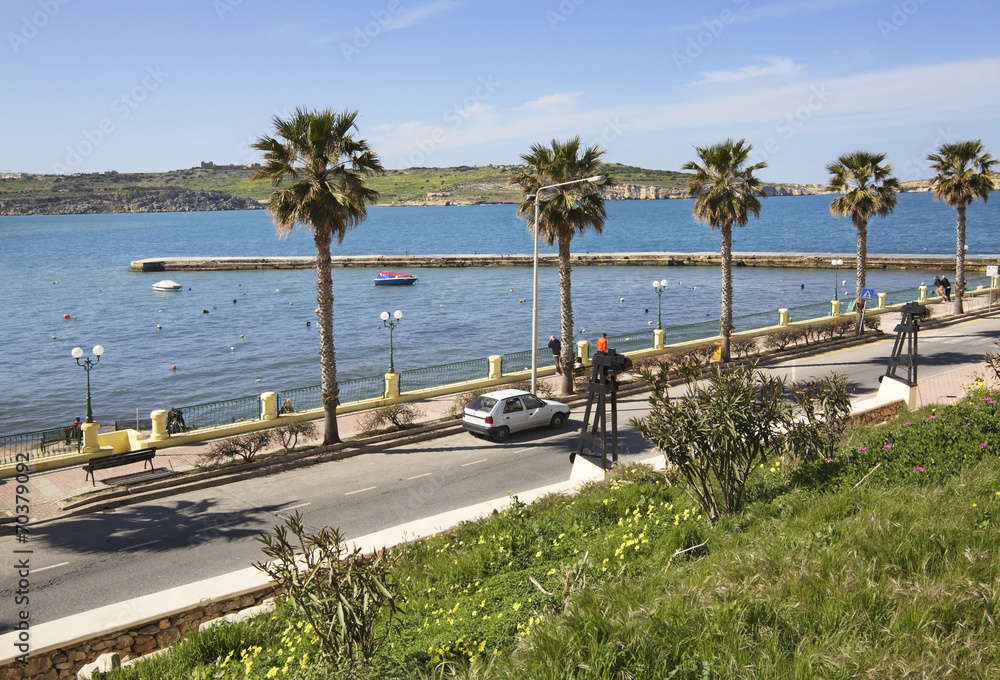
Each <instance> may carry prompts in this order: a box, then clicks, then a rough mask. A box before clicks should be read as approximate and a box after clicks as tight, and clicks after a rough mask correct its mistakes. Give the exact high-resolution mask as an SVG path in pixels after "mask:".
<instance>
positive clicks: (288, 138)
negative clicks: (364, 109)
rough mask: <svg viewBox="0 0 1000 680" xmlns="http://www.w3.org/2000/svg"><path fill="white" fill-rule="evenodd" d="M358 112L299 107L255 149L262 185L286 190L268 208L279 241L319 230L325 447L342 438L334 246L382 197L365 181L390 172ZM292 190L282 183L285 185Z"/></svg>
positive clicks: (315, 234)
mask: <svg viewBox="0 0 1000 680" xmlns="http://www.w3.org/2000/svg"><path fill="white" fill-rule="evenodd" d="M357 115H358V112H357V111H345V112H343V113H335V112H334V111H332V110H331V109H323V110H322V111H306V110H303V109H300V108H296V109H295V113H294V114H293V115H292V116H291V117H290V118H288V119H287V120H283V119H281V118H279V117H277V116H275V118H274V120H273V121H272V123H273V125H274V132H275V137H270V136H267V135H264V136H262V137H260V138H259V139H258V140H257V142H256V143H255V144H254V145H253V147H254V148H255V149H259V150H260V151H263V152H264V164H263V166H262V167H261V168H260V169H259V170H258V171H257V172H256V173H254V176H253V179H255V180H268V181H269V182H270V183H271V184H272V185H273V186H275V187H279V188H277V189H276V190H275V191H274V193H272V194H271V196H270V198H269V199H268V201H267V210H268V212H270V213H271V217H272V219H274V223H275V225H276V227H277V230H278V235H279V236H287V235H288V234H289V233H290V232H291V230H292V228H293V227H295V226H299V227H303V228H306V229H310V230H311V231H312V232H313V240H314V242H315V243H316V302H317V307H318V308H319V360H320V375H321V379H322V400H323V409H324V410H325V411H326V421H325V423H324V428H323V444H324V445H326V444H334V443H336V442H339V441H340V432H339V431H338V428H337V405H338V404H339V403H340V387H339V386H338V385H337V362H336V355H335V352H334V347H333V278H332V276H331V273H330V260H331V256H330V246H331V245H332V243H333V238H334V236H336V237H337V243H338V244H339V243H342V242H343V240H344V234H346V233H347V231H348V230H349V229H353V228H354V227H356V226H358V225H359V224H360V223H361V222H363V221H364V220H365V218H366V217H367V216H368V211H367V206H368V204H370V203H375V202H376V201H378V192H377V191H375V190H373V189H369V188H367V187H365V177H366V176H367V175H371V174H381V173H382V172H383V169H382V163H381V161H380V160H379V158H378V156H377V155H376V154H375V152H373V151H372V150H371V147H369V146H368V142H366V141H365V140H363V139H355V138H354V136H353V135H352V134H351V128H352V127H354V128H355V130H357V127H356V126H355V125H354V120H355V118H357ZM286 179H287V180H289V183H288V184H287V185H286V186H281V184H282V182H283V181H284V180H286Z"/></svg>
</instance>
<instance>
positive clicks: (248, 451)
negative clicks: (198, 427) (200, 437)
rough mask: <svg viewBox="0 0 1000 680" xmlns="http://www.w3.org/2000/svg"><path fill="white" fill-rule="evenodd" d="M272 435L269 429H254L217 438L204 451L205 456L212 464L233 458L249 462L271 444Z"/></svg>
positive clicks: (222, 462)
mask: <svg viewBox="0 0 1000 680" xmlns="http://www.w3.org/2000/svg"><path fill="white" fill-rule="evenodd" d="M274 436H275V435H274V432H272V431H271V430H255V431H253V432H247V433H246V434H240V435H236V436H235V437H226V438H225V439H217V440H215V441H214V442H212V445H211V446H210V447H209V449H208V451H207V452H206V453H205V458H206V459H207V460H208V461H209V462H210V463H213V464H224V463H226V462H228V461H231V460H232V459H234V458H240V459H242V460H243V462H244V463H249V462H250V461H251V460H253V459H254V457H255V456H256V455H257V454H258V453H260V452H261V451H263V450H264V449H265V448H267V447H268V446H270V445H271V443H272V442H273V441H274Z"/></svg>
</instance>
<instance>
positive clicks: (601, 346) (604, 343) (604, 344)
mask: <svg viewBox="0 0 1000 680" xmlns="http://www.w3.org/2000/svg"><path fill="white" fill-rule="evenodd" d="M597 351H598V352H607V351H608V334H607V333H601V337H599V338H597Z"/></svg>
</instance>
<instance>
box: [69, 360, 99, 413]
mask: <svg viewBox="0 0 1000 680" xmlns="http://www.w3.org/2000/svg"><path fill="white" fill-rule="evenodd" d="M102 354H104V348H103V347H101V346H100V345H97V346H95V347H94V357H96V358H94V359H90V358H89V357H88V358H87V359H83V350H82V349H81V348H79V347H74V348H73V358H74V359H76V364H77V366H83V370H85V371H86V372H87V416H86V417H85V418H84V420H83V422H85V423H92V422H94V413H93V411H91V409H90V369H92V368H93V367H94V366H96V365H97V363H98V362H99V361H100V360H101V355H102ZM80 359H83V361H82V362H81V361H80Z"/></svg>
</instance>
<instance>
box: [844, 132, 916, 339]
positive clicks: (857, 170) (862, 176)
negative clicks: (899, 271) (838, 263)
mask: <svg viewBox="0 0 1000 680" xmlns="http://www.w3.org/2000/svg"><path fill="white" fill-rule="evenodd" d="M885 156H886V155H885V154H884V153H872V152H870V151H855V152H854V153H849V154H844V155H843V156H841V157H840V158H838V159H837V162H836V163H831V164H830V165H828V166H826V169H827V171H828V172H829V173H830V184H829V186H828V187H827V188H828V189H829V190H830V191H834V192H836V193H839V194H842V195H841V196H838V197H837V198H835V199H833V201H832V202H831V203H830V214H832V215H833V216H834V217H848V216H850V218H851V221H852V222H854V226H855V228H857V230H858V268H857V277H856V281H855V286H854V308H855V310H856V311H857V315H858V333H861V330H862V329H861V321H862V315H863V314H864V308H865V303H864V300H862V299H861V291H862V289H863V288H864V287H865V275H866V273H867V267H868V261H867V258H868V219H869V218H870V217H872V216H873V215H878V216H879V217H887V216H888V215H890V214H891V213H892V211H893V210H894V209H895V207H896V193H897V192H898V191H899V180H898V179H896V178H895V177H893V175H892V166H891V165H882V163H884V162H885Z"/></svg>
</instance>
